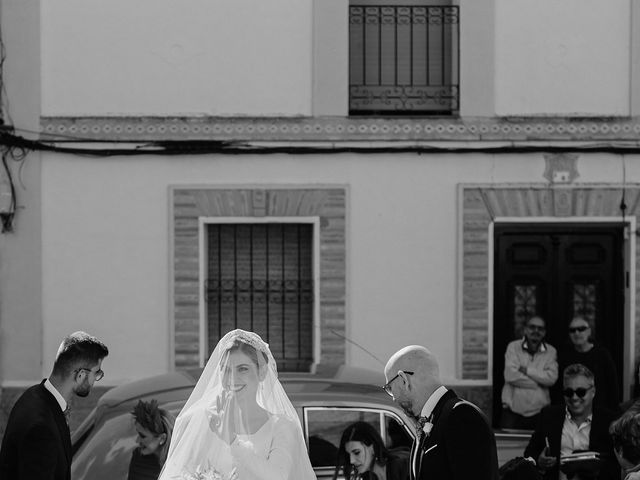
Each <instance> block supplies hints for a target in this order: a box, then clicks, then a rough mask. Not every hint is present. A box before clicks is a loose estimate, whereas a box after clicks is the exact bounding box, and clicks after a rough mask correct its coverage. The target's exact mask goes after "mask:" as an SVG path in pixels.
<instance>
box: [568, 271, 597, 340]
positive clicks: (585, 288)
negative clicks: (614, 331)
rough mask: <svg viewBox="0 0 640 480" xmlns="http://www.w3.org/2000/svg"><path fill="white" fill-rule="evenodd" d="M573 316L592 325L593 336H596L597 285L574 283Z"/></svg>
mask: <svg viewBox="0 0 640 480" xmlns="http://www.w3.org/2000/svg"><path fill="white" fill-rule="evenodd" d="M572 292H573V316H574V317H582V318H584V319H585V320H586V321H587V322H589V325H591V334H592V336H594V337H595V335H596V331H595V328H596V317H597V313H598V308H597V306H598V288H597V285H596V284H595V283H574V284H573V285H572Z"/></svg>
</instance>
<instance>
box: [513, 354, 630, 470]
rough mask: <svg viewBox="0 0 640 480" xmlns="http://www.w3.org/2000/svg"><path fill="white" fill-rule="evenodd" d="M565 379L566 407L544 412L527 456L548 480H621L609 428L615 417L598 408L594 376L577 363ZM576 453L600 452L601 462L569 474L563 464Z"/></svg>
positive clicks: (548, 408)
mask: <svg viewBox="0 0 640 480" xmlns="http://www.w3.org/2000/svg"><path fill="white" fill-rule="evenodd" d="M562 377H563V390H562V394H563V396H564V402H565V404H564V405H552V406H549V407H546V408H544V409H543V410H542V413H541V415H540V422H539V423H538V426H537V428H536V430H535V431H534V433H533V435H532V436H531V439H530V440H529V444H528V445H527V448H526V449H525V451H524V456H525V457H530V458H532V459H534V460H535V461H536V462H537V465H538V468H539V469H540V470H541V471H542V472H544V477H545V479H548V480H556V479H559V480H565V479H568V478H572V479H573V480H586V479H599V480H609V479H610V480H619V478H620V471H619V468H618V465H617V463H616V460H615V457H614V454H613V443H612V440H611V437H610V436H609V424H610V423H611V422H612V421H613V420H614V419H615V414H614V413H613V412H611V411H609V410H605V409H600V408H598V407H595V408H594V406H593V397H594V396H595V386H594V381H593V373H592V372H591V371H590V370H589V369H588V368H587V367H585V366H584V365H581V364H579V363H576V364H573V365H569V366H568V367H567V368H566V369H565V370H564V373H563V376H562ZM576 451H593V452H599V454H600V456H601V457H600V458H601V462H585V464H584V466H583V467H581V468H579V467H576V469H577V471H576V472H575V473H573V474H571V473H568V474H565V473H564V472H562V471H561V470H560V463H561V462H560V460H561V458H562V457H563V456H566V455H569V454H571V453H574V452H576ZM575 465H578V464H575Z"/></svg>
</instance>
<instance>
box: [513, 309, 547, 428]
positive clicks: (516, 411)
mask: <svg viewBox="0 0 640 480" xmlns="http://www.w3.org/2000/svg"><path fill="white" fill-rule="evenodd" d="M545 334H546V324H545V321H544V320H543V319H542V318H541V317H538V316H535V317H531V318H530V319H529V320H528V321H527V323H526V325H525V327H524V338H522V339H518V340H514V341H512V342H511V343H509V345H507V350H506V352H505V354H504V386H503V387H502V418H501V422H500V423H501V426H502V427H503V428H519V429H526V430H533V429H534V428H535V426H536V423H537V420H538V415H539V414H540V411H541V410H542V409H543V408H544V407H546V406H547V405H549V404H550V403H551V395H550V392H549V389H550V387H551V386H553V384H554V383H556V380H557V379H558V361H557V352H556V349H555V348H554V347H553V346H552V345H549V344H548V343H546V342H545V341H544V337H545Z"/></svg>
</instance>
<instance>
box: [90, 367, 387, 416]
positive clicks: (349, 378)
mask: <svg viewBox="0 0 640 480" xmlns="http://www.w3.org/2000/svg"><path fill="white" fill-rule="evenodd" d="M201 373H202V369H190V370H181V371H175V372H170V373H165V374H162V375H155V376H152V377H148V378H144V379H141V380H136V381H133V382H129V383H126V384H123V385H120V386H117V387H114V388H112V389H110V390H108V391H107V392H106V393H104V395H102V397H100V399H99V400H98V405H97V406H98V407H107V408H108V407H115V406H117V405H119V404H122V403H129V402H131V401H133V400H136V399H140V398H148V397H151V396H153V397H154V398H158V400H160V403H163V402H170V401H175V400H180V399H182V400H186V397H185V391H190V390H191V389H193V387H194V386H195V384H196V382H197V380H198V378H199V377H200V374H201ZM279 378H280V380H281V382H282V384H283V385H284V387H285V390H286V391H287V393H289V394H290V395H295V396H307V395H315V396H320V395H322V394H323V393H330V392H331V393H332V395H335V394H336V393H338V392H347V391H348V392H350V393H352V394H353V393H356V394H372V393H374V392H376V393H377V392H379V393H382V389H381V388H379V385H382V384H383V383H384V381H385V378H384V375H383V374H382V372H381V371H380V372H376V371H373V370H368V369H364V368H358V367H350V366H346V365H342V366H339V367H325V368H322V369H318V371H316V372H313V373H305V372H283V373H281V374H279Z"/></svg>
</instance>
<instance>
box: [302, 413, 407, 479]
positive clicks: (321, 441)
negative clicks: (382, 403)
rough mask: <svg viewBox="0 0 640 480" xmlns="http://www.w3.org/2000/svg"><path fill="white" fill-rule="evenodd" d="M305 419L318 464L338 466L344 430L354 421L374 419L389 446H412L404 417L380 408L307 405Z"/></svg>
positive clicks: (311, 451) (313, 459) (311, 455)
mask: <svg viewBox="0 0 640 480" xmlns="http://www.w3.org/2000/svg"><path fill="white" fill-rule="evenodd" d="M304 421H305V430H306V435H307V441H308V444H309V458H310V460H311V465H313V466H314V467H335V465H336V462H337V459H338V447H339V446H340V437H341V436H342V432H343V431H344V429H345V428H347V427H348V426H349V425H350V424H352V423H354V422H367V423H370V424H371V425H372V426H373V427H374V428H375V429H376V430H377V431H378V433H380V435H381V437H382V438H383V439H384V440H385V444H386V446H387V447H388V448H398V447H404V446H408V447H409V448H410V447H411V442H412V438H411V436H410V435H409V433H408V432H407V431H406V429H405V428H404V426H403V425H402V423H401V421H400V419H398V418H396V417H395V416H393V415H392V414H390V413H388V412H383V411H380V410H375V409H364V408H362V409H358V408H337V407H336V408H323V407H307V408H305V410H304Z"/></svg>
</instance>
